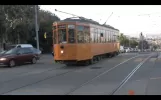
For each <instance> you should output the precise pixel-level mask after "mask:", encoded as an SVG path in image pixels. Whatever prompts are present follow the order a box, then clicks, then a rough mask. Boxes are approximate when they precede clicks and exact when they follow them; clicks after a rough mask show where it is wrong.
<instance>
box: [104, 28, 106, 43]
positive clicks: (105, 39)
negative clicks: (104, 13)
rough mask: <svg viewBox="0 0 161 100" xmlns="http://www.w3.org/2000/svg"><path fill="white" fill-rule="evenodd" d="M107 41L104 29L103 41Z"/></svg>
mask: <svg viewBox="0 0 161 100" xmlns="http://www.w3.org/2000/svg"><path fill="white" fill-rule="evenodd" d="M105 42H106V34H105V30H103V43H105Z"/></svg>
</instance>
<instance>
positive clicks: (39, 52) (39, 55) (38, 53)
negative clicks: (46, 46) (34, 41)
mask: <svg viewBox="0 0 161 100" xmlns="http://www.w3.org/2000/svg"><path fill="white" fill-rule="evenodd" d="M31 49H32V50H33V51H34V53H35V54H37V57H38V60H39V59H40V57H41V54H42V51H41V50H38V49H36V48H31Z"/></svg>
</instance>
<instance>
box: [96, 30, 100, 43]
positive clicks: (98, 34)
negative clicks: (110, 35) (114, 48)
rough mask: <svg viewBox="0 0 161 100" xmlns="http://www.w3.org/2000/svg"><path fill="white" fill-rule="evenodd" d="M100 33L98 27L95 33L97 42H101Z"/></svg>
mask: <svg viewBox="0 0 161 100" xmlns="http://www.w3.org/2000/svg"><path fill="white" fill-rule="evenodd" d="M100 33H101V30H100V29H98V33H97V43H100V42H101V39H100Z"/></svg>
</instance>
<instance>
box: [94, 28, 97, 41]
mask: <svg viewBox="0 0 161 100" xmlns="http://www.w3.org/2000/svg"><path fill="white" fill-rule="evenodd" d="M97 31H98V29H97V28H95V29H94V42H95V43H97V40H98V39H97V33H98V32H97Z"/></svg>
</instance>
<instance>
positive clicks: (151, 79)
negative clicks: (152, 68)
mask: <svg viewBox="0 0 161 100" xmlns="http://www.w3.org/2000/svg"><path fill="white" fill-rule="evenodd" d="M150 79H151V80H156V79H161V77H154V78H150Z"/></svg>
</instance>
